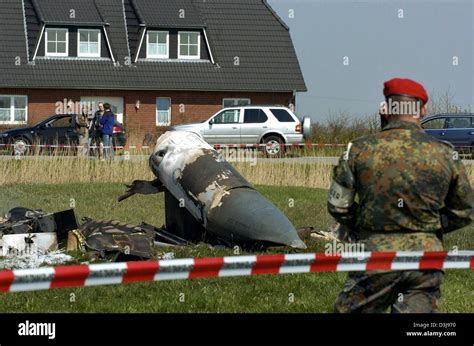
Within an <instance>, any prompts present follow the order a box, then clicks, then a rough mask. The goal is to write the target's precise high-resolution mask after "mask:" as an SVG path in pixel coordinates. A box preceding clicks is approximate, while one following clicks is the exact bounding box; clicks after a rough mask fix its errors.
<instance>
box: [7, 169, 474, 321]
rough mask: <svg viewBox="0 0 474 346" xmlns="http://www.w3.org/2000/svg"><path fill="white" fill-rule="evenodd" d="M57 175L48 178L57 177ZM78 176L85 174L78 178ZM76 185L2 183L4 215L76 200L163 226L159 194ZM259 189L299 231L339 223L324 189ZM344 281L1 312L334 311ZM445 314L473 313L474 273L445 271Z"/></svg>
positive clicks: (59, 299) (265, 281)
mask: <svg viewBox="0 0 474 346" xmlns="http://www.w3.org/2000/svg"><path fill="white" fill-rule="evenodd" d="M56 173H57V172H56ZM56 173H55V172H53V171H51V172H50V174H52V175H53V177H54V174H56ZM31 174H32V173H31ZM44 174H45V172H43V171H41V170H40V169H39V170H37V171H36V175H37V176H42V175H44ZM142 174H144V173H142ZM32 176H33V174H32ZM77 177H82V176H81V175H80V174H78V175H77ZM78 180H79V181H82V179H78ZM90 180H92V181H94V179H90ZM51 181H57V180H54V179H53V180H51ZM74 181H75V179H72V178H71V183H70V184H64V183H62V184H54V185H42V184H24V183H19V184H2V195H1V198H0V211H2V212H3V211H5V210H8V209H9V208H11V207H14V206H19V205H21V206H26V207H31V208H42V209H43V210H45V211H59V210H63V209H67V208H69V205H70V202H71V199H74V201H75V204H76V211H77V214H78V215H79V217H83V216H89V217H93V218H97V219H118V220H121V221H125V222H130V223H140V222H141V221H145V222H147V223H150V224H154V225H157V226H160V225H162V224H163V222H164V212H163V197H162V196H160V195H152V196H134V197H132V198H129V199H128V200H126V201H124V202H122V203H120V204H118V203H117V202H116V197H117V196H118V195H120V194H121V193H122V192H123V191H124V187H123V185H121V184H118V183H95V182H93V183H85V182H74ZM276 185H278V184H276ZM257 187H258V189H259V191H261V192H262V193H263V194H264V195H265V196H266V197H267V198H269V199H270V200H271V201H272V202H273V203H274V204H275V205H276V206H277V207H279V208H280V209H281V210H282V211H283V212H284V213H285V214H286V215H288V217H289V218H290V220H291V221H292V222H293V223H294V225H295V226H296V227H301V226H314V227H315V228H317V229H326V228H327V227H328V226H329V225H331V224H332V223H333V221H332V220H331V218H330V216H329V215H328V213H327V212H326V190H323V189H314V188H306V187H284V186H261V185H260V186H257ZM290 199H293V201H294V206H293V207H290V203H289V201H290ZM473 232H474V227H468V228H466V229H463V230H461V231H458V232H455V233H452V234H448V236H447V237H446V242H445V244H446V248H447V249H449V248H451V247H453V246H457V247H458V248H459V249H474V237H473ZM308 245H309V249H308V252H313V251H322V250H323V249H324V242H323V241H314V240H312V241H309V242H308ZM163 252H174V253H175V257H176V258H186V257H209V256H223V255H233V254H234V253H233V250H231V249H222V248H210V247H208V246H207V245H205V244H201V245H196V246H191V247H187V248H182V249H174V248H173V249H171V248H167V249H163ZM274 252H280V253H288V252H294V250H291V249H288V248H272V249H271V250H268V251H267V253H274ZM242 254H245V253H242ZM345 276H346V274H344V273H318V274H295V275H293V274H288V275H279V276H273V275H266V276H258V277H239V278H219V279H198V280H193V281H168V282H156V283H154V282H153V283H137V284H130V285H116V286H100V287H90V288H77V289H76V288H75V289H57V290H50V291H38V292H25V293H13V294H0V311H1V312H331V311H332V309H333V304H334V301H335V298H336V296H337V294H338V292H339V290H340V289H341V287H342V284H343V281H344V279H345ZM440 311H441V312H474V272H473V271H468V270H449V271H447V273H446V276H445V284H444V286H443V297H442V300H441V306H440Z"/></svg>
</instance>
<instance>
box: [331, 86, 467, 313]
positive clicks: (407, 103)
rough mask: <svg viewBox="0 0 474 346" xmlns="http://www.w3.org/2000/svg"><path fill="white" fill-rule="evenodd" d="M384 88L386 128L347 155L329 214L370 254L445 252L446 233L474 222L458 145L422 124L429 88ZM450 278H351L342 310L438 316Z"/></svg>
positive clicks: (394, 274) (424, 274) (411, 274)
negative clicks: (443, 288) (443, 285)
mask: <svg viewBox="0 0 474 346" xmlns="http://www.w3.org/2000/svg"><path fill="white" fill-rule="evenodd" d="M384 86H385V87H384V95H385V99H386V102H385V104H384V106H383V109H382V110H381V116H382V118H383V120H384V121H383V123H384V124H385V125H384V127H383V128H382V131H381V132H380V133H376V134H373V135H369V136H365V137H362V138H359V139H357V140H355V141H353V142H352V143H350V144H349V146H348V149H347V151H346V152H345V153H344V155H342V156H341V158H340V160H339V164H338V165H337V166H336V167H335V168H334V172H333V180H332V183H331V187H330V190H329V196H328V211H329V213H330V214H331V215H332V216H333V217H334V218H335V219H336V220H337V221H338V222H339V223H340V224H341V225H342V226H345V227H346V228H347V229H350V230H351V231H352V232H353V233H355V235H356V236H357V237H358V238H359V241H360V243H361V244H362V245H363V246H364V247H365V251H442V250H443V245H442V235H443V233H447V232H451V231H454V230H456V229H459V228H461V227H464V226H466V225H468V224H470V223H471V222H472V221H473V219H474V215H473V197H474V196H473V193H472V190H471V186H470V184H469V181H468V178H467V176H466V172H465V170H464V166H463V164H462V162H461V160H460V159H458V157H457V155H456V153H455V152H454V148H453V146H452V145H450V144H449V143H447V142H443V141H439V140H437V139H436V138H434V137H432V136H430V135H427V134H425V133H424V132H423V130H422V129H421V127H420V126H419V121H420V120H421V119H422V118H423V116H425V115H426V114H427V107H426V103H427V102H428V94H427V93H426V91H425V89H424V87H423V86H422V85H421V84H419V83H417V82H415V81H412V80H409V79H400V78H395V79H392V80H390V81H387V82H385V85H384ZM356 195H357V197H358V203H357V202H355V201H354V199H355V197H356ZM443 275H444V273H443V271H441V270H406V271H388V272H387V271H384V272H380V271H378V272H376V271H371V272H350V273H349V275H348V278H347V281H346V282H345V284H344V288H343V290H342V292H341V293H340V294H339V296H338V297H337V300H336V304H335V311H336V312H344V313H348V312H385V311H386V310H387V308H388V307H391V311H392V312H401V313H426V312H434V311H435V310H436V309H437V303H438V299H439V298H440V295H441V293H440V285H441V283H442V281H443Z"/></svg>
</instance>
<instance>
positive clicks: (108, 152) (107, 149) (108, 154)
mask: <svg viewBox="0 0 474 346" xmlns="http://www.w3.org/2000/svg"><path fill="white" fill-rule="evenodd" d="M104 111H105V112H104V115H102V117H101V118H100V120H99V123H100V124H101V125H102V142H103V143H104V159H111V158H112V157H113V153H114V150H113V148H112V136H113V134H114V130H113V128H114V124H115V115H114V113H112V111H111V110H110V104H109V103H104Z"/></svg>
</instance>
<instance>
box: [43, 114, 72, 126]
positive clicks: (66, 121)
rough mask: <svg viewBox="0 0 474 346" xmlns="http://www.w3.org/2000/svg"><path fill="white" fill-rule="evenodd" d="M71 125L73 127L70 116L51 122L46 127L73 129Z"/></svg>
mask: <svg viewBox="0 0 474 346" xmlns="http://www.w3.org/2000/svg"><path fill="white" fill-rule="evenodd" d="M71 125H72V118H71V117H70V116H68V117H60V118H55V119H53V120H51V121H49V122H48V123H47V124H46V127H71Z"/></svg>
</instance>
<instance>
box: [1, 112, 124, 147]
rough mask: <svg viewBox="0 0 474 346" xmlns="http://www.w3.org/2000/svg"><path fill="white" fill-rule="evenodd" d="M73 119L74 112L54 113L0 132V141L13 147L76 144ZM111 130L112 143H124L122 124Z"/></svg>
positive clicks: (117, 124)
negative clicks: (39, 119)
mask: <svg viewBox="0 0 474 346" xmlns="http://www.w3.org/2000/svg"><path fill="white" fill-rule="evenodd" d="M75 119H76V115H75V114H56V115H53V116H51V117H49V118H47V119H45V120H43V121H41V122H39V123H38V124H36V125H33V126H29V127H21V128H16V129H11V130H7V131H4V132H0V142H1V143H3V144H13V145H14V148H25V145H30V144H49V145H55V144H59V145H77V144H78V142H79V136H78V134H77V131H76V121H75ZM113 130H114V145H116V146H123V145H125V142H126V136H125V129H124V127H123V125H122V124H120V123H116V124H115V125H114V129H113ZM20 151H21V149H20Z"/></svg>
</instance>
